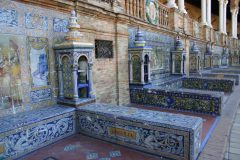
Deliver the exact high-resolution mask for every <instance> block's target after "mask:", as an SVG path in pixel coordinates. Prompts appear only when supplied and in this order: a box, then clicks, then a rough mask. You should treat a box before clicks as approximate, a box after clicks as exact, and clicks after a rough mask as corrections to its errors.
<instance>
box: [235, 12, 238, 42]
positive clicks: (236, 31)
mask: <svg viewBox="0 0 240 160" xmlns="http://www.w3.org/2000/svg"><path fill="white" fill-rule="evenodd" d="M235 35H236V38H237V39H238V8H237V12H236V15H235Z"/></svg>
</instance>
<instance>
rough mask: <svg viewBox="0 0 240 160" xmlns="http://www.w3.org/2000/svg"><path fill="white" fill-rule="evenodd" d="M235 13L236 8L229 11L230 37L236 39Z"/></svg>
mask: <svg viewBox="0 0 240 160" xmlns="http://www.w3.org/2000/svg"><path fill="white" fill-rule="evenodd" d="M236 11H237V8H234V9H231V14H232V37H233V38H236Z"/></svg>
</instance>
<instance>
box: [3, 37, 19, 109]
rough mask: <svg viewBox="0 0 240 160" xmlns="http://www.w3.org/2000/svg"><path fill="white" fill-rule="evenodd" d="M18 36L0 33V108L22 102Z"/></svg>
mask: <svg viewBox="0 0 240 160" xmlns="http://www.w3.org/2000/svg"><path fill="white" fill-rule="evenodd" d="M19 41H21V40H20V39H19V38H18V37H15V36H11V35H3V34H0V109H6V108H10V107H12V106H18V105H21V103H22V91H21V69H20V55H21V51H22V49H21V48H20V47H19V44H18V43H19Z"/></svg>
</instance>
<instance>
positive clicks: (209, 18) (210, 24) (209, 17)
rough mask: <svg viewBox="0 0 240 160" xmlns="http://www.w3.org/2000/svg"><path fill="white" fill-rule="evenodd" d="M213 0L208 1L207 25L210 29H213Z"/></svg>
mask: <svg viewBox="0 0 240 160" xmlns="http://www.w3.org/2000/svg"><path fill="white" fill-rule="evenodd" d="M211 16H212V15H211V0H207V24H208V26H209V27H212V22H211Z"/></svg>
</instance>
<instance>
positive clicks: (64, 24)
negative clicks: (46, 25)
mask: <svg viewBox="0 0 240 160" xmlns="http://www.w3.org/2000/svg"><path fill="white" fill-rule="evenodd" d="M53 31H54V32H65V33H66V32H68V20H66V19H60V18H53Z"/></svg>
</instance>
